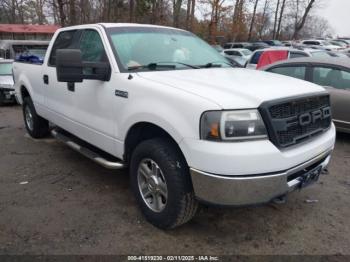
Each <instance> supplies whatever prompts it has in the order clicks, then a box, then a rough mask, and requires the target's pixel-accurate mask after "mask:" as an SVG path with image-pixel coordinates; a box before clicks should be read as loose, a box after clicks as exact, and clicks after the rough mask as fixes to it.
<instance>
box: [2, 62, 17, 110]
mask: <svg viewBox="0 0 350 262" xmlns="http://www.w3.org/2000/svg"><path fill="white" fill-rule="evenodd" d="M12 64H13V60H10V59H1V60H0V106H2V105H4V104H5V103H7V102H10V103H11V102H12V103H13V102H15V101H16V99H15V89H14V87H13V85H14V82H13V76H12Z"/></svg>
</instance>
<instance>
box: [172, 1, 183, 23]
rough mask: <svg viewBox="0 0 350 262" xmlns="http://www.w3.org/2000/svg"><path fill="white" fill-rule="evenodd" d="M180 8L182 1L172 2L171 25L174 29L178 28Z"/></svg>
mask: <svg viewBox="0 0 350 262" xmlns="http://www.w3.org/2000/svg"><path fill="white" fill-rule="evenodd" d="M181 6H182V0H173V25H174V27H179V18H180V11H181Z"/></svg>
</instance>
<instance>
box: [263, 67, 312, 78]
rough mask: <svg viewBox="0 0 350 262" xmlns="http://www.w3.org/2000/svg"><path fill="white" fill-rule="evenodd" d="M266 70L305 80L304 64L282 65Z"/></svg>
mask: <svg viewBox="0 0 350 262" xmlns="http://www.w3.org/2000/svg"><path fill="white" fill-rule="evenodd" d="M268 71H269V72H272V73H276V74H280V75H285V76H290V77H294V78H299V79H302V80H305V74H306V67H305V66H283V67H275V68H272V69H270V70H268Z"/></svg>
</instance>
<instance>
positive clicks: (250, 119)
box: [200, 109, 267, 141]
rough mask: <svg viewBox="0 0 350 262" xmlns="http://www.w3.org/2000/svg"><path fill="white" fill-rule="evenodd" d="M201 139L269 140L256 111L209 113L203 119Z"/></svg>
mask: <svg viewBox="0 0 350 262" xmlns="http://www.w3.org/2000/svg"><path fill="white" fill-rule="evenodd" d="M200 128H201V130H200V133H201V139H205V140H214V141H222V140H223V141H230V140H248V139H265V138H267V133H266V128H265V125H264V122H263V120H262V118H261V116H260V114H259V111H258V110H256V109H251V110H234V111H208V112H205V113H204V114H203V115H202V117H201V123H200Z"/></svg>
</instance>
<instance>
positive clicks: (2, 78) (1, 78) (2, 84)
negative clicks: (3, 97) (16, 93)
mask: <svg viewBox="0 0 350 262" xmlns="http://www.w3.org/2000/svg"><path fill="white" fill-rule="evenodd" d="M13 84H14V83H13V78H12V75H0V88H14V87H13Z"/></svg>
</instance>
